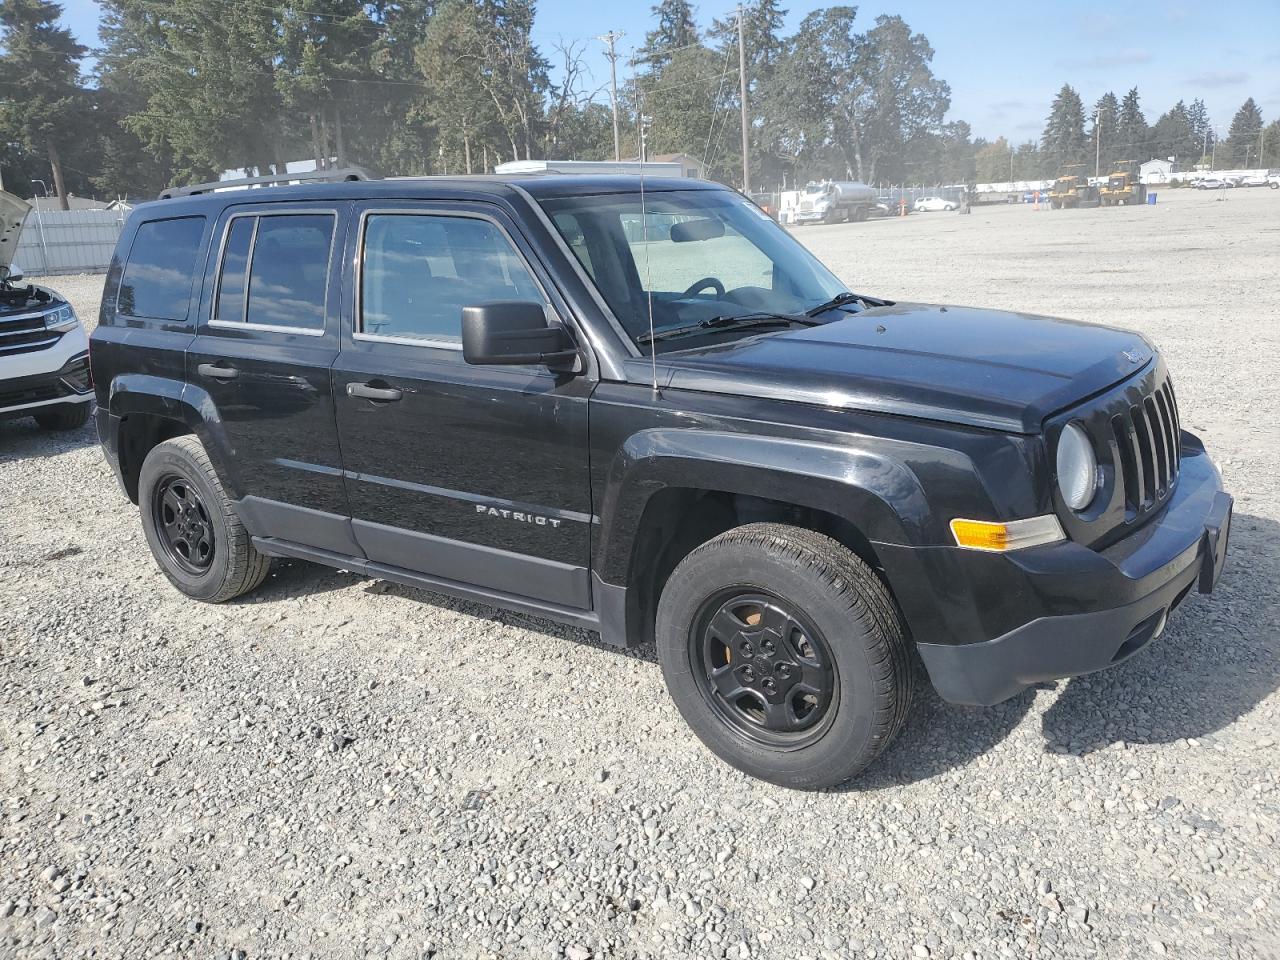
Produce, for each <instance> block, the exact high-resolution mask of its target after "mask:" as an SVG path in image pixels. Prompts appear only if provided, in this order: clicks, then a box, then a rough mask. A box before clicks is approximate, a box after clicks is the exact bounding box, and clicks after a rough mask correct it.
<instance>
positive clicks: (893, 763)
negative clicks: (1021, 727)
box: [836, 668, 1035, 793]
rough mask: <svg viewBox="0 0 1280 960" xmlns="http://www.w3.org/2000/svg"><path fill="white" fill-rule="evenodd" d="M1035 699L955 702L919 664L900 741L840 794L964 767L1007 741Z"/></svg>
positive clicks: (1028, 694)
mask: <svg viewBox="0 0 1280 960" xmlns="http://www.w3.org/2000/svg"><path fill="white" fill-rule="evenodd" d="M1034 701H1035V689H1034V688H1033V689H1030V690H1024V691H1023V692H1022V693H1020V694H1018V696H1016V697H1014V698H1013V699H1012V700H1006V701H1005V702H1004V703H1001V704H997V705H996V706H994V707H959V706H955V705H954V704H950V703H947V702H946V701H945V700H943V699H942V698H941V697H939V696H938V695H937V694H936V693H935V692H934V690H933V686H932V685H931V684H930V683H929V678H928V676H926V675H925V672H924V670H923V668H920V669H919V671H918V675H917V678H916V699H915V706H914V707H913V708H912V711H911V715H910V716H909V717H908V718H907V723H906V725H905V726H904V727H903V728H902V733H900V734H899V735H898V739H897V740H895V741H894V742H893V743H892V744H890V745H889V748H888V749H887V750H886V751H885V752H884V755H883V756H881V757H880V759H878V760H877V761H876V762H875V763H873V764H872V765H871V766H870V767H868V768H867V771H866V772H865V773H863V774H861V775H859V776H858V777H857V778H855V779H854V780H853V781H851V782H850V783H847V784H844V785H843V786H841V787H837V788H836V792H839V793H870V792H873V791H876V790H884V789H887V788H890V787H900V786H903V785H905V784H909V783H916V782H918V781H920V780H928V779H930V778H931V777H936V776H938V775H939V774H942V773H947V772H948V771H950V770H954V769H956V768H957V767H963V766H966V765H967V764H969V763H971V762H972V761H974V760H976V759H977V758H978V757H980V756H981V755H982V754H984V753H986V752H987V751H988V750H991V749H992V748H993V747H995V746H996V745H997V744H999V743H1000V742H1001V741H1002V740H1004V738H1005V737H1007V736H1008V735H1009V734H1010V733H1011V732H1012V731H1013V729H1014V728H1015V727H1016V726H1017V725H1018V724H1019V723H1021V722H1022V719H1023V717H1025V716H1026V714H1027V711H1028V710H1030V709H1031V704H1032V703H1033V702H1034Z"/></svg>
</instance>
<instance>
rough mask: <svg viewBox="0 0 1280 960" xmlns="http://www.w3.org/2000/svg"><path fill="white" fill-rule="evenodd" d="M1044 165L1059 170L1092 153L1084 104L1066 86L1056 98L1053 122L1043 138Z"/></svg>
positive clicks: (1067, 85)
mask: <svg viewBox="0 0 1280 960" xmlns="http://www.w3.org/2000/svg"><path fill="white" fill-rule="evenodd" d="M1040 142H1041V147H1042V149H1043V151H1044V158H1043V159H1044V162H1045V163H1046V164H1048V165H1049V166H1051V167H1053V168H1054V169H1055V170H1056V169H1060V168H1062V167H1064V166H1067V165H1070V164H1080V163H1083V162H1084V160H1085V156H1086V154H1087V152H1088V140H1087V138H1086V137H1085V133H1084V104H1083V103H1082V102H1081V100H1080V94H1078V93H1076V91H1075V90H1074V89H1073V88H1072V87H1071V85H1070V84H1066V83H1064V84H1063V85H1062V89H1061V90H1059V91H1058V95H1057V96H1056V97H1054V98H1053V106H1052V107H1051V108H1050V110H1049V119H1048V122H1047V123H1046V124H1045V128H1044V134H1043V135H1042V136H1041V138H1040Z"/></svg>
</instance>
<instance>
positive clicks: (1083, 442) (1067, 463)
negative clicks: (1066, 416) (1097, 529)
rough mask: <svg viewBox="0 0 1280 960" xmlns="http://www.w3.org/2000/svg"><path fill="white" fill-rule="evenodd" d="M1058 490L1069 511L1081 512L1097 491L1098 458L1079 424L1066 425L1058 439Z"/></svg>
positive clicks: (1091, 501)
mask: <svg viewBox="0 0 1280 960" xmlns="http://www.w3.org/2000/svg"><path fill="white" fill-rule="evenodd" d="M1058 489H1059V490H1061V491H1062V499H1063V500H1065V501H1066V504H1067V506H1069V507H1070V508H1071V509H1072V510H1083V509H1084V508H1085V507H1087V506H1089V504H1091V503H1093V498H1094V497H1095V496H1096V495H1097V492H1098V458H1097V457H1096V456H1094V453H1093V445H1092V444H1091V443H1090V442H1089V435H1088V434H1087V433H1085V430H1084V427H1082V426H1080V424H1079V423H1075V422H1072V423H1068V424H1067V425H1066V427H1064V428H1063V430H1062V434H1061V435H1060V436H1059V437H1058Z"/></svg>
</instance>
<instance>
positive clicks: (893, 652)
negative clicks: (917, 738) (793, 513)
mask: <svg viewBox="0 0 1280 960" xmlns="http://www.w3.org/2000/svg"><path fill="white" fill-rule="evenodd" d="M713 624H715V625H714V626H713ZM762 624H763V625H762ZM726 625H727V626H728V627H729V628H730V629H724V628H725V626H726ZM739 628H742V629H739ZM753 628H754V629H753ZM656 638H657V648H658V660H659V662H660V664H661V666H662V674H663V677H664V679H665V680H666V683H667V688H668V689H669V690H670V691H671V696H672V698H673V699H674V700H675V703H676V707H677V708H678V709H679V710H680V713H681V715H682V716H683V717H684V719H685V722H686V723H688V724H689V726H690V728H691V729H692V730H693V732H694V733H695V734H696V735H697V736H698V738H699V739H700V740H701V741H702V742H703V743H704V744H705V745H706V746H707V748H708V749H710V750H711V752H712V753H714V754H716V756H718V757H720V759H722V760H724V761H725V762H727V763H729V764H731V765H732V766H734V767H737V768H738V769H739V770H741V771H743V772H744V773H746V774H748V775H750V776H753V777H758V778H759V779H761V780H767V781H769V782H770V783H776V784H779V785H780V786H784V787H791V788H794V789H800V790H820V789H826V788H829V787H833V786H836V785H838V784H840V783H843V782H845V781H846V780H849V779H850V778H852V777H854V776H856V775H857V774H858V773H860V772H861V771H862V770H863V769H864V768H865V767H866V766H867V765H868V764H870V763H871V762H872V761H873V760H875V759H876V758H877V757H878V756H880V754H881V753H882V752H883V751H884V749H885V747H887V746H888V745H889V743H890V742H892V741H893V739H894V737H896V736H897V734H898V731H899V730H900V729H901V728H902V724H903V722H904V720H905V719H906V716H907V711H908V708H909V707H910V704H911V699H912V691H913V685H914V675H913V672H912V665H911V659H910V653H909V649H908V637H907V632H906V628H905V626H904V625H903V623H902V620H901V618H900V617H899V615H898V613H897V609H896V607H895V606H894V602H893V599H892V597H891V596H890V594H889V591H888V589H887V588H886V587H885V585H884V584H883V583H882V582H881V581H880V579H879V578H878V577H877V576H876V575H875V573H874V572H873V571H872V570H871V568H870V567H868V566H867V565H866V564H865V563H863V562H862V560H860V559H859V558H858V557H856V556H855V555H854V554H853V553H851V552H850V551H849V550H847V549H846V548H845V547H844V546H842V545H841V544H839V543H837V542H836V541H834V540H832V539H830V538H829V537H826V536H823V535H822V534H819V533H815V532H813V531H811V530H805V529H803V528H800V527H792V526H787V525H785V524H776V523H753V524H748V525H746V526H742V527H737V528H735V529H733V530H730V531H728V532H727V533H723V534H721V535H720V536H718V537H715V538H714V539H712V540H710V541H708V542H707V543H704V544H702V545H701V546H700V547H698V548H697V549H695V550H693V551H692V552H691V553H690V554H689V555H688V556H687V557H685V558H684V560H682V561H681V562H680V563H679V564H678V565H677V566H676V568H675V570H674V571H672V574H671V577H670V578H669V579H668V581H667V585H666V587H665V589H664V590H663V592H662V597H661V598H660V600H659V602H658V616H657V624H656ZM784 638H785V639H784ZM730 644H732V645H733V646H732V647H731V646H729V645H730ZM708 657H711V658H713V659H711V660H708ZM735 659H737V660H738V661H739V662H740V663H741V666H738V667H734V666H733V663H734V660H735ZM784 668H785V669H784ZM713 675H714V677H716V678H718V680H717V679H712V676H713ZM770 682H772V683H773V684H774V687H773V688H772V691H773V692H769V691H770V689H771V688H769V686H768V684H769V683H770ZM810 683H812V686H810V685H809V684H810ZM717 684H719V688H718V689H717ZM743 684H748V685H750V688H748V687H747V686H742V685H743ZM788 684H789V685H790V686H789V687H788V686H784V685H788ZM735 685H738V686H737V689H734V690H731V691H730V694H731V695H730V696H729V697H726V696H724V695H723V694H722V693H721V692H720V691H723V690H725V688H726V686H728V687H733V686H735ZM810 690H812V691H813V692H812V693H810V692H809V691H810ZM770 700H773V701H774V702H773V703H772V704H770ZM766 709H768V710H770V711H771V712H770V713H769V714H766V712H765V711H766ZM771 718H773V720H774V721H779V722H776V723H771V722H770V719H771Z"/></svg>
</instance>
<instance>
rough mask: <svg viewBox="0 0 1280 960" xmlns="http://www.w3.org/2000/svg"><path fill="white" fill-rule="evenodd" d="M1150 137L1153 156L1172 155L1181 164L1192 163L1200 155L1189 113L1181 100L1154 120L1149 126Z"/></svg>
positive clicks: (1198, 142) (1198, 143)
mask: <svg viewBox="0 0 1280 960" xmlns="http://www.w3.org/2000/svg"><path fill="white" fill-rule="evenodd" d="M1151 139H1152V141H1153V144H1152V148H1151V153H1152V155H1153V156H1158V157H1173V158H1174V159H1175V160H1178V161H1180V162H1181V163H1183V164H1188V163H1192V162H1194V160H1195V158H1197V157H1199V156H1200V141H1199V140H1197V139H1196V134H1195V131H1194V130H1193V129H1192V126H1191V114H1190V112H1189V111H1188V109H1187V105H1186V104H1185V103H1183V102H1182V101H1181V100H1179V101H1178V102H1177V103H1175V104H1174V105H1173V107H1172V108H1170V110H1169V112H1168V113H1165V114H1163V115H1162V116H1161V117H1160V119H1159V120H1157V121H1156V125H1155V126H1154V127H1152V128H1151Z"/></svg>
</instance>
